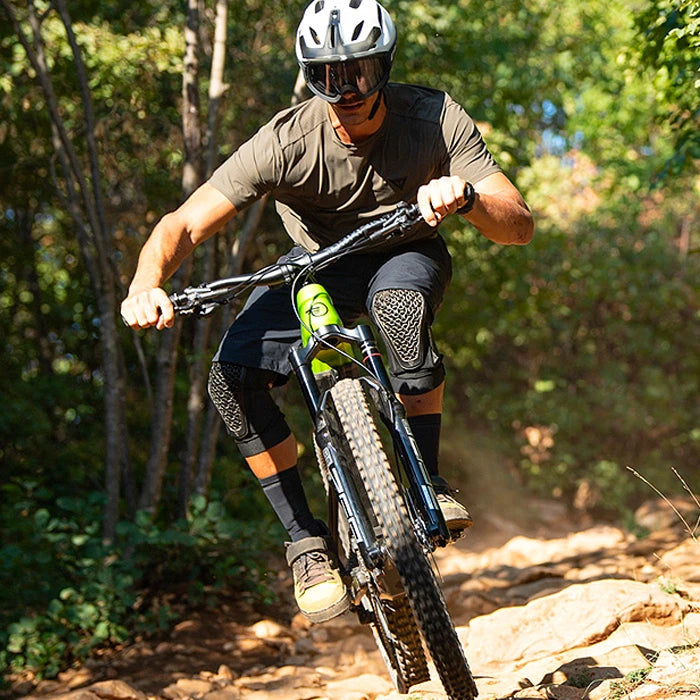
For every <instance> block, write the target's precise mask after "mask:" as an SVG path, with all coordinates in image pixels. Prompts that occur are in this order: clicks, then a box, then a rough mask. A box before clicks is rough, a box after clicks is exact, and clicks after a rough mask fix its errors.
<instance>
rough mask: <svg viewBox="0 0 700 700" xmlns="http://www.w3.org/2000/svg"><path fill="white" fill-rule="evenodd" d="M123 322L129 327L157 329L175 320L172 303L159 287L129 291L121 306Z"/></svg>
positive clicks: (167, 325) (169, 325)
mask: <svg viewBox="0 0 700 700" xmlns="http://www.w3.org/2000/svg"><path fill="white" fill-rule="evenodd" d="M121 314H122V319H123V320H124V323H125V324H126V325H127V326H129V327H130V328H134V329H138V328H151V327H152V326H155V327H156V328H157V329H158V330H159V331H162V330H163V329H164V328H170V327H171V326H172V325H173V323H174V322H175V312H174V310H173V305H172V303H171V301H170V299H169V298H168V295H167V294H166V293H165V290H163V289H161V288H160V287H155V288H153V289H142V290H140V291H134V292H130V293H129V296H128V297H127V298H126V299H124V301H123V302H122V307H121Z"/></svg>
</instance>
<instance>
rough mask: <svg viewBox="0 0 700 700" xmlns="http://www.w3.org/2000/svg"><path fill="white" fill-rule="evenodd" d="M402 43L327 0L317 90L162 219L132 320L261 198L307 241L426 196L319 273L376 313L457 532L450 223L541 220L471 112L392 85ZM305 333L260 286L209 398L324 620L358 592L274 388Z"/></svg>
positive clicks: (312, 61)
mask: <svg viewBox="0 0 700 700" xmlns="http://www.w3.org/2000/svg"><path fill="white" fill-rule="evenodd" d="M395 47H396V29H395V27H394V24H393V22H392V20H391V18H390V17H389V15H388V13H387V12H386V11H385V10H384V8H382V7H381V6H380V5H379V4H378V3H377V2H376V1H375V0H314V2H312V3H311V5H309V7H308V8H307V9H306V11H305V13H304V16H303V18H302V20H301V23H300V25H299V28H298V31H297V38H296V54H297V59H298V61H299V64H300V66H301V68H302V70H303V72H304V77H305V79H306V83H307V85H308V87H309V88H310V89H311V91H312V92H313V93H314V97H312V98H311V99H310V100H308V101H306V102H304V103H302V104H301V105H298V106H296V107H293V108H291V109H287V110H285V111H283V112H281V113H279V114H278V115H276V116H275V117H274V118H273V119H272V120H271V121H270V122H269V123H268V124H266V125H265V126H263V127H262V128H261V129H260V131H259V132H258V133H257V134H256V135H255V136H253V138H252V139H250V140H249V141H248V142H246V143H244V144H243V145H242V146H241V147H240V148H239V149H238V150H237V151H236V152H235V153H234V154H233V155H232V156H231V157H230V158H229V159H228V160H227V161H226V162H225V163H224V164H223V165H222V166H221V167H220V168H219V169H218V170H217V171H216V172H215V173H214V175H213V176H212V178H211V179H210V180H209V182H207V183H205V184H204V185H202V186H201V187H200V188H199V189H198V190H196V191H195V192H194V193H193V194H192V195H191V196H190V197H189V199H188V200H187V201H186V202H185V203H184V204H182V205H181V206H180V207H179V208H178V209H177V210H176V211H174V212H171V213H169V214H167V215H166V216H164V217H163V218H162V219H161V221H160V222H159V223H158V224H157V225H156V227H155V228H154V230H153V232H152V234H151V236H150V237H149V239H148V240H147V241H146V243H145V245H144V247H143V249H142V251H141V254H140V256H139V261H138V266H137V270H136V273H135V275H134V279H133V281H132V283H131V286H130V288H129V295H128V297H127V298H126V299H125V300H124V302H123V304H122V315H123V317H124V319H125V321H126V323H128V324H129V325H130V326H131V327H132V328H146V327H149V326H155V327H156V328H158V329H163V328H167V327H169V326H171V325H172V324H173V309H172V305H171V304H170V301H169V300H168V296H167V294H166V293H165V291H163V289H162V288H161V285H162V284H163V283H164V282H165V280H167V279H168V278H169V277H170V276H171V275H172V274H173V273H174V272H175V270H176V269H177V268H178V266H179V265H180V263H181V262H182V260H183V259H184V258H185V257H186V256H187V255H189V254H190V253H191V252H192V250H193V249H194V248H195V247H196V246H197V245H198V244H200V243H201V242H202V241H204V240H206V239H207V238H209V237H210V236H211V235H213V234H214V233H216V232H217V231H218V230H219V229H221V228H222V226H223V225H224V224H225V223H226V222H227V221H228V220H229V219H231V217H233V216H234V215H235V214H236V213H237V212H238V211H240V210H241V209H242V208H244V207H245V206H247V205H249V204H250V203H251V202H253V201H255V200H256V199H258V198H259V197H261V196H262V195H263V194H264V193H270V194H271V195H272V196H273V197H274V199H275V200H276V206H277V211H278V213H279V214H280V216H281V218H282V221H283V224H284V226H285V228H286V230H287V232H288V233H289V235H290V237H291V238H292V239H293V240H294V242H295V243H296V244H297V245H298V246H302V247H304V248H306V249H307V250H315V249H317V248H318V247H319V246H324V245H327V244H328V243H331V242H333V241H335V240H338V238H340V237H341V236H342V235H344V234H345V233H347V232H349V231H350V230H352V229H354V228H356V227H357V226H358V225H359V224H360V223H361V222H362V221H365V220H368V219H371V218H374V217H376V216H378V215H381V214H383V213H385V212H387V211H389V210H390V209H391V208H392V207H393V206H394V205H395V204H396V203H397V202H399V201H411V200H414V201H415V200H417V202H418V204H419V207H420V210H421V213H422V214H423V218H424V219H425V223H424V224H422V225H420V226H418V227H417V228H416V229H415V231H414V232H413V233H412V235H411V238H410V239H409V240H408V241H406V240H405V239H404V240H402V241H401V242H400V243H391V244H385V245H384V246H383V247H380V248H379V249H377V250H373V251H371V252H369V253H364V254H358V255H353V256H349V257H347V258H343V259H342V260H341V261H339V262H337V263H336V264H335V265H332V266H330V267H329V268H327V269H326V270H324V271H322V272H321V273H320V274H319V281H320V282H321V283H323V284H324V285H325V286H326V287H327V288H328V289H329V292H330V294H331V297H332V298H333V300H334V302H335V305H336V307H337V309H338V311H339V313H340V315H341V317H342V318H343V320H344V321H345V322H346V323H347V322H349V321H353V320H354V319H355V318H357V317H358V316H360V315H362V314H363V313H369V315H370V316H371V317H372V319H373V321H374V322H375V324H376V326H377V328H378V330H379V332H380V335H381V336H382V339H383V341H384V343H385V345H386V348H387V353H388V358H389V369H390V374H391V378H392V384H393V386H394V389H395V391H396V392H397V393H398V394H399V396H400V398H401V401H402V402H403V404H404V405H405V407H406V412H407V415H408V420H409V423H410V425H411V428H412V431H413V433H414V435H415V437H416V440H417V442H418V445H419V448H420V450H421V453H422V455H423V458H424V461H425V463H426V467H427V469H428V471H429V473H430V475H431V477H432V479H433V482H434V484H435V487H436V492H437V494H438V500H439V503H440V506H441V508H442V510H443V513H444V515H445V519H446V521H447V524H448V527H450V529H452V530H460V529H464V528H466V527H468V526H469V525H471V517H470V515H469V513H468V511H467V510H466V508H465V507H464V506H463V505H461V504H460V503H458V502H457V501H456V500H455V499H454V498H453V497H452V492H451V489H450V488H449V486H448V485H447V483H446V482H445V480H444V479H442V478H441V477H440V476H439V474H438V459H437V457H438V443H439V435H440V417H441V412H442V397H443V388H444V374H445V373H444V369H443V365H442V358H441V355H440V354H438V352H437V350H436V348H435V344H434V342H433V339H432V336H431V332H430V326H431V324H432V321H433V318H434V314H435V312H436V310H437V308H438V306H439V305H440V303H441V301H442V297H443V293H444V290H445V288H446V286H447V284H448V282H449V280H450V276H451V264H450V257H449V254H448V252H447V249H446V246H445V244H444V241H443V239H442V238H441V237H440V236H439V235H438V234H437V231H436V227H437V225H438V224H439V222H440V221H441V220H442V219H443V218H444V217H445V216H447V215H448V214H452V213H455V212H458V213H460V214H461V215H462V216H464V218H466V219H467V220H468V221H469V222H470V223H471V224H473V225H474V226H475V227H476V228H477V229H478V230H479V231H480V232H481V233H482V234H483V235H484V236H485V237H486V238H488V239H490V240H491V241H494V242H496V243H502V244H511V243H514V244H525V243H528V242H529V241H530V239H531V238H532V233H533V223H532V217H531V215H530V212H529V209H528V208H527V205H526V204H525V202H524V201H523V199H522V197H521V196H520V194H519V192H518V190H517V189H516V188H515V187H514V186H513V185H512V184H511V182H510V181H509V180H508V179H507V178H506V176H505V175H504V174H503V173H502V172H501V171H500V169H499V168H498V166H497V165H496V163H495V162H494V160H493V158H492V157H491V155H490V154H489V152H488V151H487V149H486V146H485V145H484V142H483V140H482V139H481V135H480V134H479V132H478V130H477V129H476V127H475V126H474V123H473V122H472V120H471V119H470V118H469V116H468V115H467V114H466V113H465V112H464V110H462V108H461V107H459V105H457V104H456V103H455V102H453V101H452V100H451V99H450V97H449V96H448V95H446V94H445V93H443V92H439V91H437V90H432V89H428V88H423V87H418V86H412V85H400V84H394V83H391V84H390V83H388V78H389V71H390V69H391V65H392V61H393V57H394V51H395ZM467 183H471V184H467ZM298 337H299V324H298V321H297V319H296V318H295V316H294V313H293V311H292V308H291V305H290V300H289V293H288V290H286V289H284V288H276V289H264V288H258V289H256V290H255V291H254V292H253V293H252V295H251V296H250V298H249V300H248V302H247V303H246V306H245V308H244V309H243V311H242V312H241V313H240V314H239V316H238V318H237V319H236V321H235V322H234V323H233V325H232V327H231V328H230V329H229V331H228V333H227V334H226V336H225V337H224V339H223V340H222V342H221V345H220V347H219V350H218V352H217V354H216V356H215V358H214V361H213V363H212V369H211V373H210V378H209V393H210V396H211V398H212V400H213V402H214V404H215V405H216V407H217V409H218V410H219V412H220V414H221V416H222V418H223V421H224V423H225V424H226V427H227V429H228V431H229V432H230V433H231V434H232V435H233V437H234V439H235V440H236V442H237V444H238V446H239V448H240V450H241V453H242V454H243V456H244V457H245V458H246V461H247V463H248V465H249V466H250V468H251V470H252V471H253V473H254V474H255V475H256V476H257V478H258V479H259V480H260V483H261V485H262V488H263V490H264V492H265V494H266V496H267V497H268V499H269V501H270V503H271V504H272V507H273V508H274V510H275V512H276V514H277V516H278V517H279V519H280V521H281V522H282V524H283V525H284V527H285V528H286V530H287V532H288V533H289V537H290V540H291V543H289V544H288V547H287V560H288V562H289V564H290V566H291V567H292V571H293V574H294V583H295V596H296V599H297V603H298V605H299V608H300V610H301V611H302V612H303V613H304V614H305V615H306V616H307V617H308V618H309V619H311V620H312V621H323V620H327V619H330V618H331V617H333V616H335V615H337V614H339V613H341V612H343V611H344V610H346V609H347V607H348V604H349V603H348V596H347V592H346V591H345V587H344V585H343V583H342V581H341V579H340V576H339V574H338V570H337V569H336V568H335V566H334V564H333V562H332V559H331V556H330V553H329V551H328V548H327V544H326V539H325V537H324V535H325V533H326V529H325V525H324V524H323V523H322V522H321V521H318V520H316V519H315V518H314V517H313V515H312V514H311V512H310V510H309V507H308V504H307V502H306V497H305V495H304V491H303V488H302V483H301V479H300V476H299V472H298V470H297V468H296V464H297V446H296V440H295V439H294V437H293V435H292V434H291V432H290V430H289V428H288V426H287V424H286V422H285V420H284V417H283V415H282V413H281V412H280V410H279V409H278V408H277V406H276V405H275V403H274V402H273V400H272V398H271V397H270V393H269V389H270V387H271V386H274V385H276V384H281V383H283V382H284V381H285V380H286V378H287V376H288V375H289V373H290V371H291V368H290V366H289V363H288V361H287V354H288V350H289V347H290V345H291V344H292V343H294V342H295V341H296V340H297V339H298Z"/></svg>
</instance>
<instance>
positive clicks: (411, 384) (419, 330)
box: [370, 289, 445, 394]
mask: <svg viewBox="0 0 700 700" xmlns="http://www.w3.org/2000/svg"><path fill="white" fill-rule="evenodd" d="M370 312H371V316H372V320H373V321H374V323H375V324H376V326H377V329H378V330H379V333H380V335H381V337H382V340H383V341H384V344H385V346H386V349H387V354H388V360H389V370H390V373H391V375H392V384H394V389H396V390H397V391H399V392H400V393H405V394H419V393H422V392H424V391H429V390H430V389H434V388H435V387H436V386H438V385H439V384H440V383H441V382H442V380H443V379H444V376H445V372H444V369H443V366H442V357H441V355H440V354H438V352H437V350H436V348H435V344H434V342H433V337H432V333H431V331H430V321H431V319H430V312H429V310H428V306H427V303H426V300H425V297H424V296H423V295H422V294H421V293H420V292H417V291H415V290H413V289H384V290H382V291H379V292H377V293H376V294H375V295H374V298H373V299H372V308H371V310H370Z"/></svg>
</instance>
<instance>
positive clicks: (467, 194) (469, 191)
mask: <svg viewBox="0 0 700 700" xmlns="http://www.w3.org/2000/svg"><path fill="white" fill-rule="evenodd" d="M475 200H476V192H475V191H474V186H473V185H472V184H471V182H466V183H464V204H462V206H461V207H460V208H459V209H457V211H456V212H455V214H468V213H469V212H470V211H471V210H472V209H473V208H474V201H475Z"/></svg>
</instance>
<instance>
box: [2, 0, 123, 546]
mask: <svg viewBox="0 0 700 700" xmlns="http://www.w3.org/2000/svg"><path fill="white" fill-rule="evenodd" d="M0 2H2V6H3V7H4V8H5V10H6V12H7V14H8V16H9V17H10V21H11V22H12V24H13V28H14V30H15V32H16V34H17V37H18V39H19V41H20V43H21V44H22V46H23V47H24V49H25V52H26V54H27V57H28V59H29V61H30V63H31V64H32V67H33V68H34V70H35V72H36V75H37V78H38V80H39V83H40V85H41V89H42V92H43V94H44V99H45V100H46V106H47V109H48V112H49V116H50V120H51V131H52V137H53V142H54V147H55V148H56V153H57V155H58V157H59V162H60V164H61V169H62V172H63V177H64V187H65V192H61V190H60V187H59V188H58V194H59V196H60V197H61V198H62V199H63V201H64V202H65V203H66V205H67V208H68V211H69V212H70V214H71V217H72V218H73V221H74V224H75V228H76V236H77V239H78V244H79V248H80V252H81V256H82V259H83V263H84V264H85V267H86V269H87V272H88V277H89V279H90V285H91V288H92V291H93V293H94V295H95V299H96V302H97V307H98V311H99V318H100V326H99V329H100V344H101V349H102V366H103V371H104V382H105V383H104V408H105V417H104V420H105V487H106V493H107V502H106V506H105V511H104V522H103V535H104V537H105V538H107V539H111V538H112V537H113V536H114V532H115V528H116V524H117V521H118V518H119V490H120V475H121V472H122V468H124V466H125V464H126V463H128V452H127V449H128V440H127V439H126V430H127V426H126V410H125V405H124V396H125V392H124V387H123V378H124V372H123V371H122V369H121V367H120V363H121V361H122V358H121V352H120V346H119V338H118V333H117V326H116V309H117V300H116V295H115V286H114V272H113V268H112V263H111V260H110V257H109V251H110V246H109V244H108V235H107V228H106V225H105V220H104V207H103V204H102V193H101V188H100V175H99V160H98V153H97V147H96V144H95V139H94V126H95V123H94V116H93V110H92V98H91V95H90V91H89V87H88V79H87V73H86V71H85V65H84V63H83V60H82V54H81V51H80V47H79V46H78V44H77V42H76V40H75V36H74V34H73V30H72V22H71V18H70V15H69V14H68V10H67V8H66V6H65V2H64V0H57V1H56V3H55V8H56V9H57V11H58V13H59V15H60V17H61V21H62V23H63V26H64V28H65V30H66V36H67V38H68V43H69V45H70V47H71V50H72V54H73V62H74V65H75V68H76V73H77V76H78V82H79V85H80V90H81V105H82V108H83V110H84V116H85V122H86V136H87V138H86V143H87V146H88V157H89V163H90V165H89V170H90V173H91V178H90V182H88V180H87V178H86V177H85V173H84V166H83V164H82V163H81V162H80V159H79V158H78V155H77V153H76V152H75V149H74V148H73V144H72V142H71V140H70V137H69V135H68V132H67V130H66V126H65V123H64V121H63V119H62V118H61V116H60V113H59V109H58V100H57V99H56V95H55V91H54V87H53V83H52V80H51V74H50V72H49V69H48V65H47V61H46V58H45V52H44V43H43V38H42V35H41V22H40V20H39V18H38V17H37V15H36V13H35V11H34V4H33V3H32V2H29V3H28V4H27V8H28V22H29V26H30V28H31V39H32V41H31V44H30V42H29V41H28V40H27V38H26V36H25V34H24V31H23V30H22V28H21V26H20V23H19V21H18V19H17V15H16V13H15V8H14V7H13V6H12V4H10V2H9V0H0Z"/></svg>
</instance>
